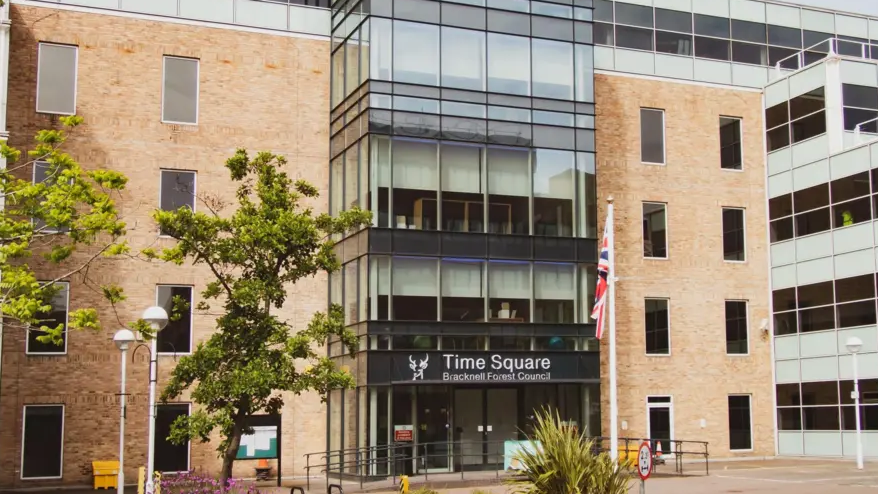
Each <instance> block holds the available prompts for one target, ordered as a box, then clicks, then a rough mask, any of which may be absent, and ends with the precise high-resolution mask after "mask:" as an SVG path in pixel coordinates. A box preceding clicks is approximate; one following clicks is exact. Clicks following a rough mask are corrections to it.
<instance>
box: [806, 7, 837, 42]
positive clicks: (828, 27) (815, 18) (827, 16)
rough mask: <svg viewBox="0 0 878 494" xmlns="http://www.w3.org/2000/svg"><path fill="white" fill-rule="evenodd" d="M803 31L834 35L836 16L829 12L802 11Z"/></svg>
mask: <svg viewBox="0 0 878 494" xmlns="http://www.w3.org/2000/svg"><path fill="white" fill-rule="evenodd" d="M802 29H807V30H808V31H817V32H818V33H834V32H835V16H834V15H832V14H831V13H829V12H818V11H816V10H808V9H802ZM805 48H807V46H806V47H805Z"/></svg>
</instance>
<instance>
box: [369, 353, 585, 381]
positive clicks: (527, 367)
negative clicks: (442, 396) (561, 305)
mask: <svg viewBox="0 0 878 494" xmlns="http://www.w3.org/2000/svg"><path fill="white" fill-rule="evenodd" d="M368 362H369V364H368V365H369V383H370V384H381V383H398V384H419V383H428V382H429V383H446V384H455V383H456V384H467V383H497V384H501V383H547V382H557V381H578V380H590V379H600V356H599V354H598V353H593V352H588V353H584V352H583V353H579V352H554V353H553V352H458V351H445V352H436V351H429V352H418V351H411V352H408V351H388V352H375V351H371V352H369V355H368Z"/></svg>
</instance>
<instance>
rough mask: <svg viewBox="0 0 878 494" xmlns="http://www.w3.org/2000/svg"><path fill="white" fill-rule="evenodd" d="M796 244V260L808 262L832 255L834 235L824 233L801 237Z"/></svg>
mask: <svg viewBox="0 0 878 494" xmlns="http://www.w3.org/2000/svg"><path fill="white" fill-rule="evenodd" d="M795 242H796V259H797V260H798V261H799V262H801V261H808V260H811V259H819V258H821V257H829V256H831V255H832V233H831V232H822V233H815V234H814V235H808V236H807V237H801V238H798V239H796V240H795Z"/></svg>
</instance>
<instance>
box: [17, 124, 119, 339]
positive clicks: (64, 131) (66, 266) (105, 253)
mask: <svg viewBox="0 0 878 494" xmlns="http://www.w3.org/2000/svg"><path fill="white" fill-rule="evenodd" d="M60 120H61V123H62V125H63V127H62V128H61V129H56V130H41V131H40V132H39V133H37V135H36V137H35V140H36V143H35V147H34V149H33V150H31V151H28V153H27V158H24V159H22V153H21V151H19V150H17V149H14V148H12V147H9V146H8V145H7V144H6V143H5V142H2V143H0V157H2V158H3V159H4V160H5V162H6V166H5V167H3V168H0V201H2V205H3V206H5V207H3V210H2V212H0V312H2V316H3V318H4V323H5V324H6V325H7V327H9V326H13V327H20V328H22V329H27V328H30V329H31V330H32V331H38V332H40V333H41V334H39V335H38V336H37V340H38V341H40V342H42V343H54V344H62V343H63V341H64V336H65V335H64V333H65V332H66V331H67V329H92V330H97V329H99V324H98V317H97V311H96V310H95V309H93V308H81V309H77V310H74V311H71V312H70V313H69V323H68V328H65V326H64V324H56V323H52V322H49V319H47V314H48V312H49V311H50V310H51V304H50V303H51V300H52V297H53V296H54V295H55V294H56V293H57V292H58V290H59V287H58V285H57V282H58V281H61V280H71V279H76V281H79V282H80V283H83V284H85V285H87V286H90V287H91V288H94V289H96V290H98V291H100V292H102V294H103V296H104V297H105V298H106V299H107V300H108V301H109V302H110V303H111V304H115V303H117V302H120V301H121V300H123V299H124V295H123V294H122V290H121V289H120V288H119V287H118V286H116V285H98V284H96V283H95V282H94V281H93V280H92V279H91V278H90V277H89V267H90V266H92V265H93V264H94V263H95V262H96V261H98V260H99V259H101V258H106V257H114V256H119V255H122V254H125V253H127V252H128V245H127V244H126V242H125V240H124V235H125V223H124V222H123V221H122V219H121V217H120V214H119V211H118V210H117V209H116V204H115V202H114V200H113V197H114V196H119V194H120V193H121V191H122V190H123V189H124V188H125V185H126V183H127V178H125V176H124V175H122V174H121V173H118V172H114V171H109V170H89V171H86V170H83V168H82V167H81V166H80V165H79V163H77V162H76V160H75V159H73V157H71V156H70V155H69V154H67V153H65V152H63V151H62V146H63V145H64V143H65V142H66V141H67V138H68V131H70V130H72V129H74V128H75V127H77V126H78V125H80V124H81V123H82V118H81V117H77V116H69V117H62V118H61V119H60ZM33 171H37V172H38V175H39V176H41V177H42V178H43V179H42V180H41V181H39V182H37V183H34V182H35V181H34V180H32V177H33V176H37V175H32V173H33ZM35 253H36V254H38V255H37V256H35ZM36 271H39V272H40V273H41V274H44V276H42V277H41V276H38V275H37V273H36ZM46 273H51V275H47V274H46ZM45 278H49V279H45Z"/></svg>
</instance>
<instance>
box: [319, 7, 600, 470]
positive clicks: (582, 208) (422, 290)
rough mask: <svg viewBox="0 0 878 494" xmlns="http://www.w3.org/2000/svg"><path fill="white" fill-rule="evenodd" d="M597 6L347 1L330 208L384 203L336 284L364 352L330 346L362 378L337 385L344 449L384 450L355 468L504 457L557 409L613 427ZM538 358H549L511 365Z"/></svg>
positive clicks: (347, 249)
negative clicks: (603, 307) (604, 313)
mask: <svg viewBox="0 0 878 494" xmlns="http://www.w3.org/2000/svg"><path fill="white" fill-rule="evenodd" d="M591 19H592V9H591V1H590V0H589V1H580V0H577V1H575V2H574V1H573V0H569V1H563V0H562V1H559V0H552V1H551V2H539V1H529V0H500V1H498V0H465V1H463V0H457V1H451V0H447V1H434V0H371V1H368V2H367V1H356V0H347V1H337V2H334V5H333V21H332V25H333V43H332V55H331V68H332V69H331V70H332V76H331V79H332V82H331V91H330V93H331V115H330V133H331V142H330V163H329V170H330V174H329V176H330V200H329V202H330V212H331V213H332V214H337V213H339V212H341V211H344V210H346V209H350V208H352V207H359V208H362V209H366V210H369V211H371V212H372V215H373V220H372V225H371V228H367V229H365V230H364V231H360V232H351V233H350V234H349V235H347V236H345V237H344V238H341V237H340V238H338V241H339V243H338V245H337V247H336V251H337V253H338V256H339V258H340V259H341V260H342V269H341V270H339V271H338V272H336V273H334V274H333V275H332V276H331V277H330V281H329V285H330V287H329V294H330V297H329V298H330V302H332V303H338V304H340V305H342V306H343V307H344V314H345V324H346V325H348V326H349V327H350V328H351V329H352V330H353V331H355V332H356V333H357V334H358V336H359V338H360V347H359V351H358V352H356V353H355V354H353V355H348V352H347V351H345V350H344V349H343V348H342V346H341V344H340V343H339V342H331V343H330V346H329V349H328V351H329V354H330V356H332V357H333V358H334V359H336V360H337V362H338V363H339V365H347V366H348V367H349V368H351V369H352V371H353V372H355V373H356V375H357V386H358V388H357V390H356V392H333V393H330V395H329V409H330V411H329V416H328V421H329V424H328V426H329V427H328V429H329V431H330V433H329V435H330V437H329V438H327V442H328V446H329V448H330V449H332V450H336V449H341V448H354V450H356V451H359V453H357V454H360V458H362V457H363V454H365V455H366V456H368V457H369V458H370V459H372V460H374V461H373V462H372V463H370V464H368V465H362V464H361V465H360V467H359V468H360V470H359V471H357V472H354V471H351V470H350V468H353V467H350V466H349V465H348V466H345V467H343V468H342V469H343V470H345V469H346V471H350V473H357V474H361V475H387V474H389V473H392V472H390V470H392V469H397V468H399V469H404V470H405V471H406V472H408V471H409V470H411V472H412V473H413V472H415V471H418V472H420V471H423V470H427V471H456V470H459V469H465V468H480V467H484V466H486V465H492V466H497V464H498V463H499V464H502V448H500V450H499V451H494V450H492V449H491V446H490V444H492V443H497V444H501V445H502V441H503V440H508V439H518V438H519V431H520V430H527V428H528V424H529V421H530V420H531V419H532V417H533V412H534V409H535V408H536V407H538V406H542V405H545V404H552V405H553V406H555V407H557V408H558V410H559V411H561V412H562V415H564V417H565V420H567V421H568V422H569V423H570V425H571V426H574V427H586V429H587V430H588V431H590V432H591V433H593V434H594V435H599V434H600V420H599V414H600V400H599V395H600V392H599V382H600V380H599V365H598V353H597V352H598V345H597V341H596V340H595V339H594V324H593V321H592V320H591V319H590V317H589V314H590V311H591V305H592V304H593V298H594V287H595V284H596V278H595V272H596V268H595V266H596V262H597V240H596V239H597V236H598V228H597V198H596V173H595V163H596V156H595V141H594V137H595V136H594V123H595V108H594V68H593V67H594V63H593V62H594V55H593V46H592V25H591ZM528 358H531V359H534V358H539V359H544V362H545V364H544V365H546V366H548V367H551V369H552V370H551V371H550V372H545V373H536V374H533V373H531V374H528V373H526V372H524V373H522V372H518V373H516V372H514V371H511V370H504V367H503V366H504V365H505V364H503V362H516V361H521V362H523V361H524V359H528ZM458 359H461V361H464V362H479V361H481V362H482V364H481V365H483V366H484V367H485V369H486V370H485V373H484V374H479V373H477V374H472V373H468V372H470V370H471V369H469V368H468V367H466V366H465V367H464V368H465V369H467V370H461V369H460V368H457V367H455V366H456V365H458V364H457V362H458ZM542 361H543V360H541V362H542ZM467 365H468V364H467ZM494 365H496V366H497V367H496V368H494V367H492V366H494ZM509 365H510V366H511V365H513V364H511V363H510V364H509ZM354 369H355V370H354ZM510 369H511V367H510ZM425 373H426V374H425ZM425 376H426V377H425ZM492 380H503V385H502V386H496V385H495V384H492ZM477 426H478V428H477ZM489 429H493V430H494V431H496V432H495V433H493V434H490V435H489V434H488V433H487V432H478V431H482V430H485V431H486V430H489ZM400 431H402V432H400ZM406 431H410V432H406ZM339 436H340V437H339ZM392 444H397V448H396V449H395V450H394V451H393V452H390V450H388V449H387V447H388V445H392ZM400 445H401V447H402V449H399V446H400ZM495 446H496V444H495ZM357 448H359V449H357ZM390 454H402V455H403V456H404V457H407V458H412V461H410V462H407V461H403V462H388V461H386V459H387V458H388V455H390ZM498 454H499V456H498ZM342 456H344V455H342ZM416 457H419V458H418V459H417V461H415V460H414V458H416ZM498 458H499V459H498ZM347 460H351V459H347ZM339 461H340V462H341V463H344V459H342V458H339ZM353 463H356V462H353ZM397 473H403V472H402V471H399V472H397Z"/></svg>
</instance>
